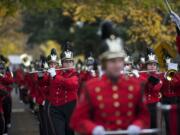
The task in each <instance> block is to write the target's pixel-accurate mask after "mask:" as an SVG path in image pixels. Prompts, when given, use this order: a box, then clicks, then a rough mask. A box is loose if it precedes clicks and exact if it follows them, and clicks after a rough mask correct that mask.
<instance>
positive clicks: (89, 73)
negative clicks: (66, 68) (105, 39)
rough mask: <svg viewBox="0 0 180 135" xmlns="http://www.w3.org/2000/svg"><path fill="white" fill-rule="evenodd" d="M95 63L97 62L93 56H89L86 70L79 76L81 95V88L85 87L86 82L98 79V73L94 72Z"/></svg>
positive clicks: (85, 66)
mask: <svg viewBox="0 0 180 135" xmlns="http://www.w3.org/2000/svg"><path fill="white" fill-rule="evenodd" d="M94 63H95V60H94V58H93V57H92V55H90V56H88V57H87V59H86V61H85V65H84V69H83V70H82V71H81V72H80V75H79V83H80V84H79V85H80V87H79V92H78V93H79V94H80V93H81V90H82V89H81V88H82V87H83V85H84V83H85V82H87V81H89V80H91V79H93V78H95V77H97V75H96V72H95V70H94Z"/></svg>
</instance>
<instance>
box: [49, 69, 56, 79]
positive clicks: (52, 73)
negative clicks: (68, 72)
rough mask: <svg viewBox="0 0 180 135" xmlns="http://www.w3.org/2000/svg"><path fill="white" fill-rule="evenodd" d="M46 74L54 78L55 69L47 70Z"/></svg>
mask: <svg viewBox="0 0 180 135" xmlns="http://www.w3.org/2000/svg"><path fill="white" fill-rule="evenodd" d="M48 72H49V73H50V75H51V77H54V76H55V75H56V69H55V68H50V69H48Z"/></svg>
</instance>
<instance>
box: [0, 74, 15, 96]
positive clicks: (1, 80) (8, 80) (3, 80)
mask: <svg viewBox="0 0 180 135" xmlns="http://www.w3.org/2000/svg"><path fill="white" fill-rule="evenodd" d="M13 82H14V81H13V77H12V75H11V73H10V72H6V73H5V75H4V76H3V77H0V84H2V85H3V86H4V87H5V88H6V91H8V93H9V94H8V95H7V96H10V92H11V91H12V88H11V87H10V85H11V84H12V83H13Z"/></svg>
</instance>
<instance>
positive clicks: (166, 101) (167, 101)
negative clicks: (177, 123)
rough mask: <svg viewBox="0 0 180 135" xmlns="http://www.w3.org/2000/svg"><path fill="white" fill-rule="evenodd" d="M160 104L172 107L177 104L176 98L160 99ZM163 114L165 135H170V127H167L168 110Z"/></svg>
mask: <svg viewBox="0 0 180 135" xmlns="http://www.w3.org/2000/svg"><path fill="white" fill-rule="evenodd" d="M162 104H166V105H172V104H177V98H176V97H163V98H162ZM163 114H164V120H165V128H166V134H167V135H170V127H169V124H170V123H169V119H170V115H169V114H170V113H169V111H168V110H164V111H163Z"/></svg>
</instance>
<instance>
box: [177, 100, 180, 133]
mask: <svg viewBox="0 0 180 135" xmlns="http://www.w3.org/2000/svg"><path fill="white" fill-rule="evenodd" d="M177 107H178V108H177V111H178V112H177V114H178V115H177V122H178V123H177V125H180V97H177ZM177 130H178V131H177V133H178V135H180V128H177Z"/></svg>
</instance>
